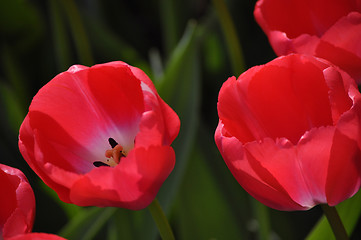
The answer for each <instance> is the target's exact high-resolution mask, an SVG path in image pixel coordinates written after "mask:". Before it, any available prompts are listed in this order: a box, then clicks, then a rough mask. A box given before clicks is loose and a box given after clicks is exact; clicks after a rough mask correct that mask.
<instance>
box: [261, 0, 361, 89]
mask: <svg viewBox="0 0 361 240" xmlns="http://www.w3.org/2000/svg"><path fill="white" fill-rule="evenodd" d="M254 15H255V18H256V20H257V22H258V24H259V25H260V26H261V27H262V29H263V31H264V32H265V33H266V34H267V36H268V39H269V41H270V43H271V45H272V47H273V49H274V50H275V52H276V54H277V55H279V56H281V55H287V54H289V53H303V54H309V55H313V56H317V57H321V58H325V59H327V60H329V61H331V62H332V63H334V64H335V65H338V66H339V67H341V68H342V69H343V70H344V71H346V72H347V73H348V74H349V75H351V76H352V77H353V78H354V79H355V80H356V81H357V83H359V84H360V83H361V1H360V0H347V1H345V0H330V1H326V0H318V1H311V0H307V1H298V0H259V1H258V2H257V4H256V8H255V11H254Z"/></svg>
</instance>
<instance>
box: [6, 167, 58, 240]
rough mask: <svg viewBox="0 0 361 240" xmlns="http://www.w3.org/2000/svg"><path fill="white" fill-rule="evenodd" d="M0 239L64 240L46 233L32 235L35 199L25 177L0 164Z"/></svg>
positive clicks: (13, 169) (14, 169)
mask: <svg viewBox="0 0 361 240" xmlns="http://www.w3.org/2000/svg"><path fill="white" fill-rule="evenodd" d="M0 195H1V197H0V239H4V240H65V239H64V238H62V237H59V236H56V235H53V234H47V233H32V232H31V230H32V228H33V224H34V217H35V197H34V193H33V190H32V188H31V186H30V184H29V182H28V180H27V179H26V177H25V175H24V174H23V173H22V172H21V171H20V170H18V169H16V168H12V167H9V166H6V165H4V164H0Z"/></svg>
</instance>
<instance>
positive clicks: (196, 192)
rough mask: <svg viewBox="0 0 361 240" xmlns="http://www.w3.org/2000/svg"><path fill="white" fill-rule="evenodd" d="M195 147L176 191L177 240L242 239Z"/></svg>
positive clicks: (231, 213)
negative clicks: (177, 191)
mask: <svg viewBox="0 0 361 240" xmlns="http://www.w3.org/2000/svg"><path fill="white" fill-rule="evenodd" d="M220 188H222V186H221V185H219V184H217V182H216V179H215V178H214V175H212V172H211V170H210V168H209V162H208V159H207V158H206V157H205V156H204V154H202V152H200V151H199V149H197V148H196V150H195V151H193V152H192V162H191V164H189V165H188V168H187V172H186V176H185V177H184V182H183V184H182V186H181V191H180V192H179V194H178V197H177V199H178V202H177V207H178V208H177V210H178V211H177V212H176V214H177V218H179V225H178V226H179V228H180V229H179V231H178V232H179V239H187V240H192V239H194V240H197V239H229V240H232V239H244V235H242V234H241V231H240V227H239V226H238V225H239V223H238V221H237V218H236V216H235V215H234V212H233V209H232V207H231V205H229V204H228V202H227V199H226V196H225V195H223V194H222V191H221V190H220Z"/></svg>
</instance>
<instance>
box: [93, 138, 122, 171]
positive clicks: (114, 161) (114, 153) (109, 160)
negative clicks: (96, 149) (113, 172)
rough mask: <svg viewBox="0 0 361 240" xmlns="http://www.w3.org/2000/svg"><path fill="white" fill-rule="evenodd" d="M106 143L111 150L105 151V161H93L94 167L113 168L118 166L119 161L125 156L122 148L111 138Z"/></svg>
mask: <svg viewBox="0 0 361 240" xmlns="http://www.w3.org/2000/svg"><path fill="white" fill-rule="evenodd" d="M108 142H109V144H110V146H111V147H112V149H108V150H106V151H105V157H106V160H105V161H95V162H93V165H94V166H95V167H101V166H106V167H115V166H116V165H118V164H119V162H120V159H121V158H122V157H125V156H126V152H124V151H123V147H122V146H121V145H119V144H118V143H117V142H116V141H115V140H114V139H113V138H109V139H108Z"/></svg>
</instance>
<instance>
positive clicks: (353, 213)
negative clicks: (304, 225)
mask: <svg viewBox="0 0 361 240" xmlns="http://www.w3.org/2000/svg"><path fill="white" fill-rule="evenodd" d="M360 203H361V192H360V191H359V192H358V193H357V194H356V195H354V196H353V197H352V198H350V199H347V200H346V201H344V202H342V203H340V204H339V205H337V206H336V209H337V211H338V214H339V215H340V218H341V220H342V222H343V224H344V226H345V228H346V231H347V233H348V234H349V236H351V234H352V232H353V230H354V229H355V226H356V224H357V221H358V219H359V218H360V215H361V204H360ZM323 239H324V240H329V239H335V237H334V235H333V233H332V230H331V227H330V225H329V223H328V222H327V219H326V217H325V216H323V217H322V218H321V219H320V220H319V222H318V223H317V225H316V226H315V227H314V229H313V230H312V232H311V233H310V234H309V235H308V236H307V240H323Z"/></svg>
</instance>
